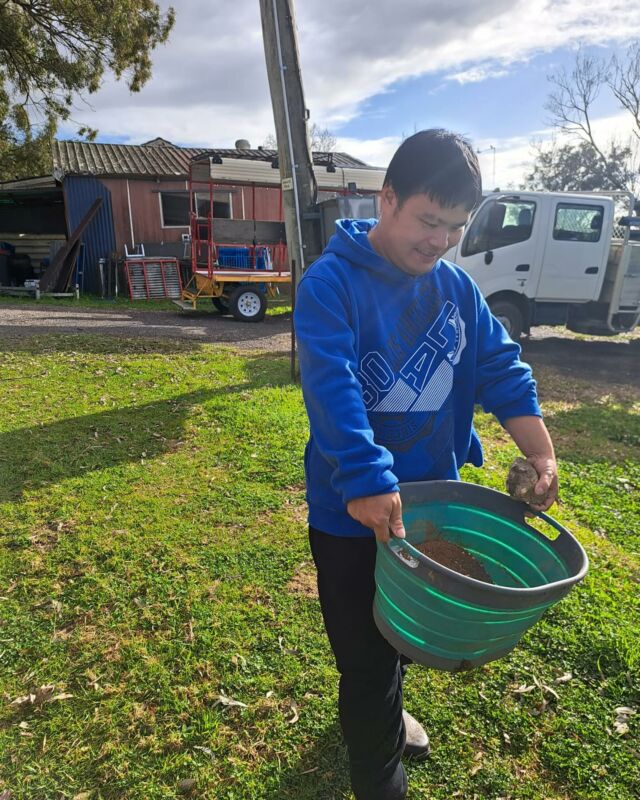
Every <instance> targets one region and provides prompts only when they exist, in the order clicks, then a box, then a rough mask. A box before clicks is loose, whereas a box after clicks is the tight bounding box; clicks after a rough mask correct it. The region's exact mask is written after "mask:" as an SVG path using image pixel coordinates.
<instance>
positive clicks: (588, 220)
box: [536, 199, 612, 302]
mask: <svg viewBox="0 0 640 800" xmlns="http://www.w3.org/2000/svg"><path fill="white" fill-rule="evenodd" d="M611 215H612V209H611V207H610V205H607V204H605V203H602V202H600V203H597V202H594V203H590V202H589V201H588V200H583V199H576V200H575V201H572V200H569V201H564V200H563V201H555V202H554V213H553V217H552V225H550V226H549V227H548V229H547V234H546V236H545V240H546V241H545V248H544V255H543V259H542V263H543V266H542V271H541V273H540V281H539V283H538V288H537V291H536V300H541V301H543V302H544V301H554V300H555V301H563V300H564V301H569V302H571V301H573V302H586V301H588V300H595V299H597V297H598V293H599V290H600V286H601V285H602V281H603V279H604V273H605V270H606V266H607V255H608V252H609V245H610V241H609V237H608V236H607V235H604V231H608V230H609V229H610V217H611Z"/></svg>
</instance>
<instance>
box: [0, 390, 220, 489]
mask: <svg viewBox="0 0 640 800" xmlns="http://www.w3.org/2000/svg"><path fill="white" fill-rule="evenodd" d="M213 394H215V392H214V391H207V390H201V391H196V392H190V393H188V394H183V395H179V396H177V397H172V398H170V399H167V400H159V401H156V402H152V403H146V404H145V405H140V406H131V407H128V408H119V409H116V410H114V411H104V412H100V413H96V414H87V415H86V416H83V417H70V418H68V419H64V420H60V421H59V422H54V423H51V424H48V425H42V426H39V425H35V426H33V427H29V428H19V429H17V430H13V431H8V432H6V433H2V434H0V502H7V501H11V500H16V499H19V498H20V496H21V495H22V493H23V492H24V491H25V490H33V489H38V488H41V487H43V486H46V485H48V484H52V483H58V482H60V481H63V480H65V479H68V478H75V477H79V476H81V475H84V474H85V473H87V472H91V471H94V470H100V469H106V468H108V467H113V466H115V465H117V464H124V463H129V462H138V463H139V462H140V460H141V459H142V458H144V459H145V460H146V459H152V458H155V457H156V456H158V455H160V454H161V453H164V452H168V451H171V450H173V449H176V448H177V447H178V446H179V442H180V438H181V436H182V432H183V428H184V423H185V419H186V418H187V416H188V414H189V411H190V409H191V408H192V407H193V406H194V405H196V404H198V403H202V402H204V401H206V400H209V399H210V398H211V397H212V396H213Z"/></svg>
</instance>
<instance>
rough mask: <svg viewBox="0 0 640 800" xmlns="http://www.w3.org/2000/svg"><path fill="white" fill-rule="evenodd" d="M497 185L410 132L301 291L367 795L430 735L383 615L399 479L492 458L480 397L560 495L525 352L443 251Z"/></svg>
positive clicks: (346, 664)
mask: <svg viewBox="0 0 640 800" xmlns="http://www.w3.org/2000/svg"><path fill="white" fill-rule="evenodd" d="M481 196H482V191H481V179H480V169H479V166H478V161H477V157H476V155H475V153H474V152H473V149H472V147H471V145H470V144H469V142H468V141H467V140H465V139H464V138H462V137H461V136H458V135H456V134H453V133H449V132H447V131H444V130H435V129H434V130H427V131H421V132H420V133H417V134H415V135H414V136H412V137H410V138H409V139H407V140H406V141H405V142H404V143H403V144H402V145H401V146H400V148H399V149H398V151H397V152H396V154H395V155H394V157H393V159H392V160H391V163H390V165H389V168H388V171H387V174H386V177H385V181H384V186H383V189H382V193H381V197H380V208H381V213H380V219H379V221H378V222H377V223H376V222H375V220H368V221H365V220H339V221H338V223H337V233H336V234H335V235H334V236H333V237H332V239H331V241H330V242H329V244H328V246H327V247H326V249H325V251H324V253H323V255H322V256H321V258H320V259H318V261H317V262H316V263H315V264H313V265H312V267H311V268H310V269H309V270H308V271H307V272H306V273H305V275H304V277H303V278H302V280H301V282H300V285H299V289H298V294H297V298H296V311H295V325H296V331H297V338H298V347H299V356H300V368H301V375H302V389H303V393H304V399H305V404H306V407H307V412H308V415H309V422H310V429H311V435H310V438H309V442H308V444H307V448H306V451H305V472H306V477H307V500H308V504H309V535H310V542H311V550H312V553H313V558H314V561H315V564H316V567H317V571H318V591H319V596H320V604H321V608H322V614H323V617H324V622H325V627H326V629H327V633H328V636H329V640H330V643H331V647H332V649H333V652H334V655H335V658H336V663H337V667H338V670H339V672H340V695H339V712H340V721H341V725H342V730H343V733H344V737H345V741H346V744H347V749H348V753H349V764H350V773H351V783H352V788H353V791H354V794H355V796H356V798H357V800H401V798H404V797H405V795H406V792H407V778H406V774H405V771H404V768H403V766H402V763H401V760H400V759H401V756H402V755H403V752H406V753H408V754H414V755H426V754H427V753H428V747H429V745H428V737H427V735H426V733H425V731H424V730H423V729H422V727H421V726H420V725H419V723H418V722H417V721H416V720H414V719H413V718H412V717H410V716H409V715H408V714H407V713H406V712H403V709H402V676H403V666H402V664H401V663H400V659H399V656H398V653H397V652H396V651H395V650H394V649H393V648H392V647H391V645H389V644H388V643H387V642H386V640H385V639H383V637H382V636H381V635H380V633H379V632H378V630H377V628H376V626H375V623H374V620H373V614H372V604H373V596H374V593H375V585H374V567H375V553H376V540H377V541H379V542H386V541H388V540H389V538H390V536H399V537H403V536H404V535H405V532H404V528H403V524H402V508H401V502H400V495H399V494H398V483H399V482H402V481H422V480H434V479H445V478H447V479H457V478H458V477H459V473H458V468H459V467H460V466H462V464H464V463H465V462H467V461H469V462H471V463H473V464H475V465H477V466H479V465H481V463H482V450H481V446H480V442H479V440H478V438H477V436H476V433H475V431H474V429H473V409H474V404H475V403H476V402H477V403H480V404H481V405H482V406H483V407H484V409H485V410H486V411H490V412H492V413H494V414H495V415H496V416H497V418H498V420H499V421H500V422H501V423H502V425H503V426H504V427H505V429H506V430H507V431H508V432H509V434H510V435H511V436H512V438H513V439H514V441H515V442H516V444H517V445H518V447H519V448H520V450H521V451H522V453H523V454H524V455H525V456H526V457H527V458H528V460H529V461H530V463H532V464H533V466H534V467H535V469H536V471H537V472H538V475H539V481H538V484H537V486H536V491H537V492H538V493H539V494H540V496H541V498H542V497H545V496H546V499H545V501H544V502H543V503H541V504H540V505H539V506H538V507H539V508H540V509H546V508H548V507H549V505H551V503H552V502H553V499H554V498H555V495H556V493H557V468H556V462H555V457H554V452H553V446H552V443H551V440H550V438H549V435H548V433H547V430H546V428H545V426H544V423H543V422H542V419H541V414H540V408H539V406H538V402H537V398H536V390H535V382H534V381H533V379H532V377H531V371H530V369H529V367H528V366H527V365H526V364H523V363H522V362H520V360H519V353H520V348H519V347H518V346H517V345H516V344H515V343H514V342H512V341H511V340H510V339H509V337H508V335H507V333H506V331H505V330H504V328H503V327H502V326H501V325H500V323H499V322H498V321H497V320H496V319H495V318H494V317H493V316H492V315H491V313H490V311H489V309H488V306H487V304H486V303H485V301H484V299H483V298H482V296H481V295H480V292H479V291H478V288H477V287H476V286H475V284H474V283H473V281H472V280H471V278H470V277H469V276H468V275H467V274H466V273H464V272H463V271H462V270H461V269H460V268H458V267H456V266H454V265H452V264H450V263H449V262H447V261H444V260H442V255H443V254H444V253H445V252H446V251H447V250H448V249H449V248H450V247H452V246H454V245H455V244H456V243H457V242H458V241H459V239H460V237H461V236H462V233H463V230H464V226H465V224H466V222H467V221H468V218H469V215H470V213H471V211H472V210H473V209H474V207H475V206H476V205H477V204H478V202H479V201H480V199H481Z"/></svg>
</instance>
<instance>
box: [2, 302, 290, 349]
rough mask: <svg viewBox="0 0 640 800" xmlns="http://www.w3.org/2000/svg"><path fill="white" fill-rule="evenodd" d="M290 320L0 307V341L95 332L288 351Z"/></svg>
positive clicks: (277, 316)
mask: <svg viewBox="0 0 640 800" xmlns="http://www.w3.org/2000/svg"><path fill="white" fill-rule="evenodd" d="M290 329H291V317H290V315H288V314H280V315H276V316H272V317H266V318H265V320H264V321H263V322H258V323H249V322H236V321H235V320H234V319H233V318H232V317H222V316H220V315H219V314H215V313H208V312H198V311H195V312H181V311H179V310H178V309H176V311H175V312H173V311H137V310H128V309H126V308H122V307H118V308H117V309H116V308H113V309H108V308H106V309H101V308H100V309H96V308H83V307H79V306H78V307H75V308H57V307H55V306H38V307H35V306H20V307H17V306H0V339H3V340H5V341H6V340H7V339H9V340H10V339H13V338H15V337H20V338H23V337H24V336H31V335H34V334H43V333H95V334H101V335H105V336H127V337H129V336H130V337H133V338H137V337H146V338H150V339H158V338H167V339H190V340H192V341H195V342H198V343H200V344H207V343H211V342H226V343H229V344H233V345H235V346H236V347H238V348H241V349H251V350H272V351H275V352H277V351H287V350H289V349H290V347H291V331H290Z"/></svg>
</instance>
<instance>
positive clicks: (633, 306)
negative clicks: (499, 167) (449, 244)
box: [446, 192, 640, 339]
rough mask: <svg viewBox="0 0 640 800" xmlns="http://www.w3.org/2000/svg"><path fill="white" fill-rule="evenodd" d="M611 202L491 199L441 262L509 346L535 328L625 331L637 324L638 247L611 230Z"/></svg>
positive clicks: (595, 198) (528, 196)
mask: <svg viewBox="0 0 640 800" xmlns="http://www.w3.org/2000/svg"><path fill="white" fill-rule="evenodd" d="M625 198H626V199H627V201H628V195H625ZM618 200H619V198H616V197H614V196H611V195H607V194H574V193H568V192H563V193H560V192H558V193H553V192H517V193H513V194H492V195H489V196H488V197H486V198H485V200H484V201H483V202H482V204H481V205H480V207H479V208H478V210H477V212H476V213H475V214H474V216H473V218H472V220H471V222H470V223H469V225H468V227H467V230H466V232H465V234H464V236H463V238H462V239H461V241H460V243H459V244H458V245H457V247H456V248H455V249H453V248H452V250H451V251H449V253H448V254H447V256H446V257H447V258H450V260H452V261H454V262H455V263H457V264H459V265H460V266H461V267H463V269H465V270H466V271H467V272H468V273H469V274H470V275H471V276H472V277H473V278H474V280H475V281H476V283H477V284H478V286H479V287H480V290H481V291H482V293H483V294H484V296H485V298H486V299H487V301H488V303H489V306H490V308H491V310H492V311H493V313H494V314H495V316H496V317H498V319H499V320H500V321H501V322H502V323H503V324H504V326H505V327H506V328H507V331H508V332H509V333H510V335H511V336H512V338H514V339H517V338H518V337H519V336H520V334H521V333H522V332H523V331H529V329H530V328H531V327H532V326H533V325H541V324H551V325H553V324H565V325H567V326H568V327H571V328H572V329H574V330H582V331H586V332H595V333H615V332H617V330H629V329H630V328H629V327H628V326H629V325H631V327H633V326H634V325H635V324H637V321H638V316H640V242H635V243H634V242H630V241H629V233H628V228H627V230H626V232H625V231H624V230H620V229H619V228H618V226H617V225H616V223H615V218H616V202H617V201H618ZM630 248H633V251H634V252H631V251H630ZM621 271H622V272H623V273H624V274H623V275H622V276H620V274H619V273H620V272H621ZM621 278H622V279H621ZM622 297H624V299H625V300H626V302H627V306H626V311H625V310H624V308H623V309H622V310H621V307H620V300H621V298H622ZM621 313H622V316H620V314H621ZM616 314H617V317H616ZM625 315H626V316H625Z"/></svg>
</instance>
